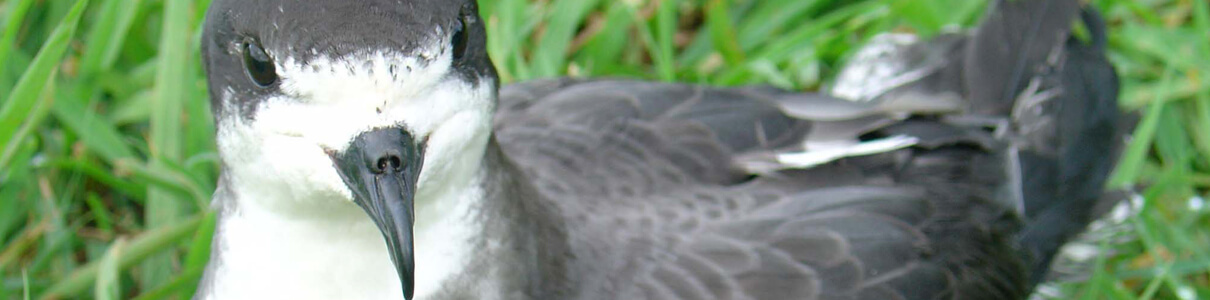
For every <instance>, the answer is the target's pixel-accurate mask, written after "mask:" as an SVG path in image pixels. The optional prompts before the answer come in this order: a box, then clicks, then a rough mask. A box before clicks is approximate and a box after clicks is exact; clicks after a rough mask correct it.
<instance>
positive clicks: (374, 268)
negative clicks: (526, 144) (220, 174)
mask: <svg viewBox="0 0 1210 300" xmlns="http://www.w3.org/2000/svg"><path fill="white" fill-rule="evenodd" d="M484 153H485V154H483V159H482V161H481V162H480V163H479V164H480V165H481V167H480V168H478V170H477V171H475V172H472V174H473V175H469V176H466V178H465V179H464V180H459V181H458V182H453V181H451V182H448V184H449V186H448V187H447V188H445V189H442V190H443V191H439V192H433V193H427V194H424V195H420V194H418V195H417V196H418V198H417V206H416V214H417V218H416V220H417V223H416V227H415V229H414V234H415V255H416V258H415V261H416V276H415V280H416V281H415V282H416V286H415V291H416V295H417V297H416V299H433V298H468V297H469V298H479V299H497V298H501V297H505V298H508V297H511V296H509V295H506V293H509V292H516V291H527V293H530V291H531V290H532V292H533V293H535V294H540V293H542V292H551V291H557V290H558V289H541V290H538V289H536V288H535V287H536V286H539V285H537V284H536V283H542V284H541V286H559V283H560V282H562V281H563V280H564V278H562V275H561V274H563V272H562V270H563V264H564V262H565V260H566V257H567V251H568V250H567V246H566V245H567V243H566V235H565V234H564V233H563V231H561V229H560V228H562V227H561V226H559V225H558V224H556V222H557V221H556V220H558V218H556V217H555V216H556V213H555V212H554V210H555V209H557V208H553V207H548V206H545V205H543V203H545V202H543V201H541V200H540V199H539V197H538V194H537V193H536V192H534V189H533V188H532V187H530V186H529V184H528V182H527V181H525V180H524V179H523V178H525V176H524V175H523V174H521V172H520V171H519V170H518V169H517V168H516V167H515V166H514V165H513V163H512V162H511V161H510V160H509V159H508V158H507V157H506V156H505V155H504V154H503V153H502V152H501V151H500V149H499V146H498V145H497V144H496V143H495V141H494V140H492V141H490V142H488V143H487V146H486V147H485V150H484ZM231 193H232V194H234V195H231V196H232V197H231V198H234V199H238V200H237V201H233V203H229V204H227V205H225V206H228V208H225V209H224V210H225V211H224V212H222V213H221V219H220V223H219V226H220V227H219V230H220V232H221V234H222V235H221V238H220V239H217V240H216V243H217V244H216V247H215V249H216V251H215V253H213V255H212V256H213V258H212V260H214V262H213V264H212V265H211V267H210V269H209V270H208V274H207V276H208V279H211V281H210V282H208V283H207V284H209V287H208V288H210V289H211V296H212V297H210V299H227V298H248V297H253V298H260V299H269V298H282V297H285V296H290V297H286V298H289V299H399V298H400V295H401V292H400V291H401V289H400V285H399V281H398V277H397V275H396V274H395V270H394V267H393V264H392V263H391V261H390V256H389V255H388V252H387V249H386V246H385V243H384V242H383V238H382V235H381V234H380V233H379V231H378V230H377V228H376V227H375V226H374V224H373V223H372V222H371V221H370V219H369V218H368V217H365V216H364V212H361V211H360V210H361V209H360V208H358V207H357V206H356V205H353V204H351V203H350V204H349V205H348V207H337V208H334V209H333V210H332V211H331V215H333V216H338V217H332V218H326V219H325V218H311V217H306V218H293V217H290V216H283V215H280V214H279V213H274V212H273V211H271V210H268V209H263V208H258V207H256V206H255V205H241V204H245V203H254V202H252V201H246V200H248V199H241V197H247V194H246V193H240V191H239V190H238V189H234V190H233V191H231ZM421 196H423V197H421ZM359 214H360V215H359ZM519 274H523V275H522V276H518V275H519ZM301 287H306V288H301ZM293 292H298V293H300V294H299V295H289V293H293ZM262 293H267V294H263V295H262ZM350 295H353V296H355V297H350ZM227 296H231V297H227ZM258 296H265V297H258ZM514 296H515V295H514Z"/></svg>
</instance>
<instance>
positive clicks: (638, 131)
mask: <svg viewBox="0 0 1210 300" xmlns="http://www.w3.org/2000/svg"><path fill="white" fill-rule="evenodd" d="M1081 11H1083V13H1081ZM1077 15H1082V16H1084V19H1085V23H1086V24H1087V26H1088V27H1089V28H1090V29H1092V30H1090V32H1091V33H1092V40H1093V41H1092V42H1091V43H1084V42H1080V41H1078V40H1076V39H1075V38H1073V37H1070V36H1069V35H1070V34H1069V32H1070V24H1071V23H1072V22H1073V21H1074V20H1075V18H1076V16H1077ZM483 23H484V20H482V19H480V17H479V14H478V8H477V4H476V3H475V1H473V0H362V1H344V0H215V1H214V2H213V3H212V5H211V7H210V10H209V12H208V13H207V15H206V23H205V31H204V34H203V37H202V48H203V50H202V54H203V56H204V65H205V69H206V73H207V79H208V81H209V84H210V85H209V87H210V95H211V99H212V102H211V103H212V109H213V111H214V115H215V120H216V125H217V144H218V149H219V152H220V154H221V157H222V166H223V172H222V175H221V176H220V181H219V188H218V189H217V191H216V192H215V194H214V199H213V206H214V208H215V209H216V210H217V212H218V214H219V219H218V223H217V224H218V228H217V230H216V234H215V236H214V243H213V251H212V254H211V260H210V263H209V265H208V267H207V269H206V272H205V276H204V277H203V280H202V283H201V285H200V287H199V290H198V293H197V294H196V296H195V298H197V299H1022V298H1024V297H1025V296H1026V295H1028V293H1029V292H1030V290H1031V288H1032V286H1033V285H1034V283H1036V282H1037V281H1038V280H1039V277H1040V276H1038V274H1044V272H1045V269H1046V268H1047V264H1048V263H1047V262H1048V261H1049V259H1050V257H1051V256H1052V255H1053V254H1054V252H1055V250H1056V249H1057V247H1058V246H1059V245H1062V244H1063V242H1065V241H1066V240H1067V238H1068V237H1070V236H1071V235H1073V234H1074V233H1076V232H1079V231H1080V230H1081V229H1082V228H1083V227H1084V225H1085V224H1086V223H1087V222H1088V220H1089V218H1090V217H1091V216H1089V213H1088V211H1089V210H1090V209H1091V208H1090V207H1091V204H1090V203H1091V202H1092V201H1095V199H1097V198H1098V197H1099V196H1100V195H1101V189H1102V188H1103V187H1102V184H1103V181H1104V178H1105V175H1106V174H1107V173H1108V172H1109V170H1110V168H1111V167H1112V161H1113V156H1112V154H1113V153H1115V151H1117V149H1118V148H1119V145H1118V141H1119V140H1120V133H1119V132H1120V130H1118V129H1117V128H1116V127H1115V124H1116V123H1115V120H1116V118H1117V110H1116V106H1115V105H1116V97H1117V80H1116V77H1114V76H1115V75H1114V71H1113V68H1112V66H1111V65H1109V63H1108V62H1107V61H1106V60H1105V58H1104V56H1103V52H1104V32H1103V26H1104V25H1103V24H1102V23H1101V22H1100V21H1099V20H1098V19H1097V16H1096V13H1095V12H1093V11H1091V10H1088V9H1083V10H1081V8H1080V5H1079V4H1078V1H1076V0H1070V1H1068V0H1064V1H1050V0H1027V1H1006V0H999V1H995V2H994V3H993V4H992V5H991V7H990V8H989V13H988V17H987V20H986V21H985V23H984V24H983V25H982V26H980V27H979V29H977V30H975V31H973V32H970V33H957V34H950V35H945V36H943V37H942V38H939V39H935V40H931V41H929V42H912V43H890V44H888V45H889V47H890V48H891V51H882V52H879V51H877V49H874V50H871V51H870V53H873V54H871V55H868V56H869V57H864V56H863V55H858V56H856V57H855V58H854V61H852V62H851V63H850V67H849V68H848V69H846V70H845V71H844V73H846V74H857V75H852V76H842V80H841V82H840V83H838V84H837V85H836V86H835V87H834V88H833V94H834V96H833V95H825V94H809V93H798V92H789V91H784V90H779V89H775V88H769V87H740V88H715V87H706V86H697V85H686V84H671V83H653V82H641V81H631V80H604V79H603V80H583V79H566V78H563V79H548V80H539V81H533V82H526V83H519V84H512V85H508V86H504V87H501V86H500V83H499V79H498V77H497V75H496V71H495V69H494V67H493V65H492V62H491V60H490V58H489V57H488V55H487V51H486V46H485V40H486V38H487V37H486V34H485V30H484V24H483ZM874 44H875V45H877V44H878V43H874ZM883 69H885V70H883ZM863 72H866V73H869V74H867V75H861V73H863ZM846 78H847V79H846ZM854 86H857V87H861V86H868V87H871V88H872V89H873V88H876V90H873V91H872V92H871V91H869V90H867V91H865V92H862V91H858V92H855V93H851V92H846V91H848V90H851V87H854ZM842 98H854V99H842Z"/></svg>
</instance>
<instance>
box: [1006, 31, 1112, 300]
mask: <svg viewBox="0 0 1210 300" xmlns="http://www.w3.org/2000/svg"><path fill="white" fill-rule="evenodd" d="M1082 19H1083V21H1084V23H1085V24H1086V26H1087V27H1088V28H1089V32H1090V33H1091V34H1092V36H1091V41H1090V43H1088V44H1084V43H1083V42H1081V41H1078V40H1076V39H1074V38H1072V39H1069V41H1067V43H1066V47H1065V52H1066V53H1065V59H1064V63H1063V64H1062V65H1061V72H1060V74H1059V76H1058V77H1059V80H1060V85H1059V88H1061V89H1062V93H1060V94H1059V96H1058V97H1057V98H1056V99H1052V100H1050V102H1052V103H1051V104H1050V105H1048V106H1047V107H1045V108H1044V110H1048V111H1050V113H1051V114H1052V115H1053V116H1054V117H1053V118H1055V126H1056V128H1055V129H1054V132H1053V133H1048V134H1052V135H1053V136H1054V137H1055V139H1056V140H1057V141H1056V144H1055V145H1052V146H1051V147H1050V148H1051V149H1053V150H1054V152H1052V153H1048V152H1049V151H1045V149H1041V150H1034V149H1026V150H1023V152H1024V153H1028V155H1030V156H1034V157H1035V158H1034V159H1031V160H1023V161H1022V167H1023V168H1026V169H1029V168H1033V169H1049V172H1048V173H1044V174H1037V176H1036V177H1034V178H1026V179H1027V180H1025V182H1026V184H1025V185H1024V186H1023V190H1024V192H1025V199H1027V201H1026V206H1025V208H1026V218H1027V220H1026V227H1025V230H1024V232H1023V233H1022V235H1021V236H1020V241H1021V244H1022V245H1023V246H1024V247H1025V248H1026V249H1028V250H1029V252H1030V254H1032V257H1033V259H1032V261H1033V263H1034V266H1033V267H1032V270H1033V277H1032V278H1033V279H1034V281H1035V282H1036V281H1039V280H1041V279H1042V278H1043V277H1044V275H1045V274H1046V273H1047V271H1048V270H1049V265H1050V262H1051V259H1052V258H1053V256H1054V254H1055V253H1056V252H1057V251H1058V250H1059V248H1060V247H1061V246H1062V245H1063V244H1064V243H1066V242H1067V241H1068V240H1069V239H1070V238H1071V237H1072V236H1074V235H1076V234H1078V233H1080V232H1081V231H1083V230H1084V228H1085V226H1087V224H1088V223H1089V222H1090V221H1091V220H1092V219H1093V218H1094V217H1096V216H1094V215H1093V209H1094V207H1095V206H1097V202H1098V200H1099V199H1102V194H1104V188H1105V185H1104V183H1105V180H1106V179H1107V177H1108V175H1109V173H1110V172H1112V171H1113V167H1114V162H1115V161H1116V158H1117V156H1118V155H1117V154H1118V152H1119V151H1120V150H1121V146H1122V142H1121V141H1122V137H1121V136H1122V132H1124V130H1122V129H1121V128H1119V125H1120V123H1121V122H1120V119H1121V118H1122V114H1121V112H1119V110H1118V107H1117V103H1118V76H1117V73H1116V72H1115V71H1114V69H1113V66H1112V65H1111V64H1110V63H1109V61H1108V60H1107V59H1106V58H1105V55H1104V41H1105V30H1104V27H1105V24H1104V22H1103V21H1102V20H1101V18H1100V16H1099V15H1098V14H1097V12H1096V11H1094V10H1092V9H1086V10H1084V11H1083V13H1082ZM1041 165H1047V166H1050V167H1039V166H1041ZM1027 175H1028V173H1027Z"/></svg>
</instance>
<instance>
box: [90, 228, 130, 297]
mask: <svg viewBox="0 0 1210 300" xmlns="http://www.w3.org/2000/svg"><path fill="white" fill-rule="evenodd" d="M125 247H126V239H125V238H118V240H117V241H114V242H113V245H111V246H109V251H106V252H105V257H104V258H102V259H101V265H100V267H98V274H97V281H96V284H95V286H94V288H93V297H96V299H97V300H118V299H122V293H121V292H122V287H121V283H122V282H121V277H120V276H121V271H122V269H121V268H120V265H119V264H118V262H119V261H120V258H121V257H122V250H123V249H124V248H125Z"/></svg>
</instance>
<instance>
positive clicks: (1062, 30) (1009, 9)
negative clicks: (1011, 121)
mask: <svg viewBox="0 0 1210 300" xmlns="http://www.w3.org/2000/svg"><path fill="white" fill-rule="evenodd" d="M1079 10H1080V4H1079V1H1077V0H1017V1H1011V0H996V1H995V2H994V3H993V7H991V8H990V9H989V10H988V15H987V17H985V18H984V20H983V23H982V24H981V25H980V26H979V28H978V29H976V31H975V33H974V35H973V36H972V37H971V40H970V42H969V43H967V44H966V47H967V48H966V56H965V61H964V66H965V68H964V70H963V71H964V72H963V77H964V83H965V85H964V87H965V88H964V89H965V92H966V95H967V99H968V100H969V101H970V103H971V111H973V112H975V113H978V114H985V115H1005V114H1007V113H1008V111H1009V109H1011V108H1012V105H1013V100H1014V99H1015V98H1016V94H1017V93H1018V92H1019V91H1021V90H1022V89H1024V88H1025V87H1026V86H1027V84H1028V81H1029V78H1030V77H1031V76H1030V74H1031V73H1033V72H1035V70H1037V69H1038V68H1041V67H1043V66H1044V65H1045V64H1046V63H1047V62H1048V60H1049V59H1050V58H1051V57H1052V54H1054V53H1055V52H1056V50H1057V49H1061V48H1062V47H1063V44H1064V42H1066V40H1067V37H1068V35H1069V34H1070V32H1071V22H1072V20H1074V19H1075V16H1076V15H1077V14H1078V13H1079Z"/></svg>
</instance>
